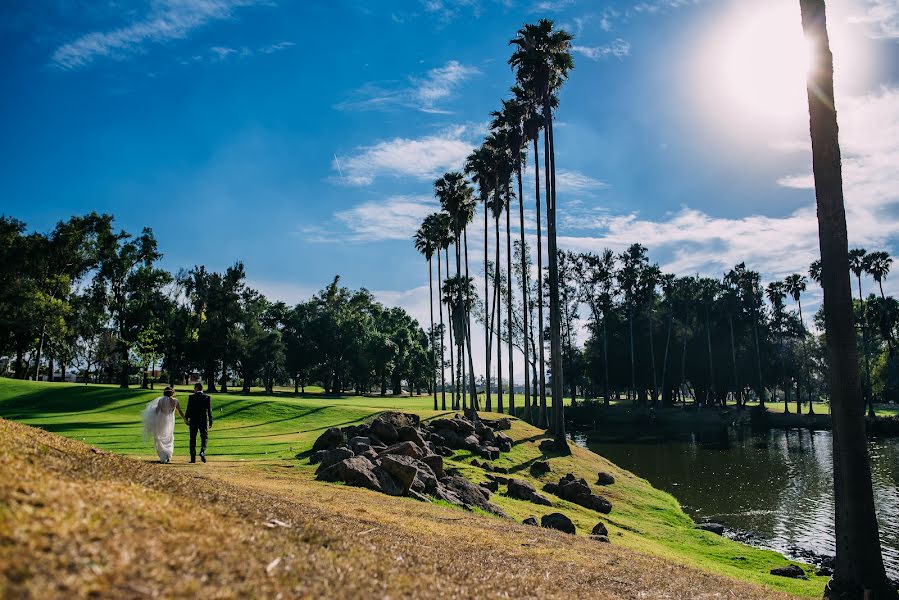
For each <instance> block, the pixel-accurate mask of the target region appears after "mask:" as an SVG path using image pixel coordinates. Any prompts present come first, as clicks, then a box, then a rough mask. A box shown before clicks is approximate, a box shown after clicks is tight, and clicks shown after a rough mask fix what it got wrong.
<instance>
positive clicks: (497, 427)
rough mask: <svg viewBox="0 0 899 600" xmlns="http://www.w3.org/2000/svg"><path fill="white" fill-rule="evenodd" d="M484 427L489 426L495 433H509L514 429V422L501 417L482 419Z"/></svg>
mask: <svg viewBox="0 0 899 600" xmlns="http://www.w3.org/2000/svg"><path fill="white" fill-rule="evenodd" d="M481 420H482V421H483V423H484V425H487V426H488V427H490V428H491V429H493V430H494V431H508V430H509V429H512V421H511V419H509V417H500V418H499V419H493V420H491V419H481Z"/></svg>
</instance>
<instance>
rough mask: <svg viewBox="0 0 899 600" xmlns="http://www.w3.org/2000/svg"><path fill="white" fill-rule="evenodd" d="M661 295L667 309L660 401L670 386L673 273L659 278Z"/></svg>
mask: <svg viewBox="0 0 899 600" xmlns="http://www.w3.org/2000/svg"><path fill="white" fill-rule="evenodd" d="M659 283H660V284H661V286H662V295H663V297H664V302H665V305H666V306H667V309H668V333H667V334H666V336H665V353H664V355H663V358H662V402H663V403H667V402H668V399H669V398H670V395H669V392H670V390H671V387H670V386H669V385H668V349H669V346H670V345H671V330H672V329H673V327H674V314H675V313H676V312H677V292H678V288H677V281H676V278H675V276H674V275H672V274H671V273H666V274H664V275H662V276H661V277H660V278H659Z"/></svg>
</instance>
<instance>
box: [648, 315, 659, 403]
mask: <svg viewBox="0 0 899 600" xmlns="http://www.w3.org/2000/svg"><path fill="white" fill-rule="evenodd" d="M652 329H653V327H652V300H650V301H649V356H650V358H651V359H652V403H653V405H655V403H656V397H657V396H658V393H659V382H658V380H657V379H656V349H655V344H654V343H653V341H652Z"/></svg>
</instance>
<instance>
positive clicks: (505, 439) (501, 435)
mask: <svg viewBox="0 0 899 600" xmlns="http://www.w3.org/2000/svg"><path fill="white" fill-rule="evenodd" d="M494 439H495V440H496V441H497V442H498V443H502V442H509V445H510V446H511V445H512V444H513V443H514V442H515V441H514V440H513V439H512V438H510V437H509V436H507V435H506V434H505V433H497V434H496V435H495V436H494Z"/></svg>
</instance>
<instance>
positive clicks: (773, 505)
mask: <svg viewBox="0 0 899 600" xmlns="http://www.w3.org/2000/svg"><path fill="white" fill-rule="evenodd" d="M639 436H640V434H639V433H638V432H629V433H623V432H621V431H620V430H619V431H617V432H615V434H614V435H613V434H611V433H603V432H591V433H590V434H575V436H574V439H575V441H576V442H577V443H579V444H581V445H586V446H588V447H589V448H590V449H591V450H593V451H594V452H597V453H599V454H601V455H603V456H605V457H606V458H608V459H609V460H611V461H613V462H615V463H616V464H618V465H619V466H621V467H623V468H625V469H628V470H629V471H632V472H633V473H636V474H637V475H639V476H640V477H643V478H645V479H647V480H649V482H650V483H652V484H653V485H654V486H656V487H658V488H661V489H663V490H665V491H668V492H670V493H671V494H673V495H674V496H675V497H676V498H677V499H678V500H679V501H680V503H681V505H682V506H683V507H684V510H685V511H686V512H687V513H688V514H690V515H691V516H692V517H693V518H694V519H695V520H696V521H716V522H719V523H722V524H724V525H726V526H727V527H729V528H732V529H735V530H738V531H742V532H749V533H752V534H753V535H754V536H755V537H754V540H753V541H754V543H759V544H760V545H763V546H767V547H770V548H773V549H775V550H778V551H780V552H783V553H786V554H788V555H791V556H796V557H798V556H800V553H799V552H798V551H797V550H806V551H812V552H815V553H817V554H823V555H833V553H834V536H833V487H832V486H833V466H832V463H831V432H829V431H809V430H804V429H793V430H780V429H774V430H770V431H765V432H750V431H749V430H748V429H735V428H724V429H720V430H715V431H712V432H693V433H688V434H672V435H658V436H649V437H647V436H645V435H644V436H643V437H639ZM869 449H870V452H871V463H872V471H873V477H874V500H875V505H876V508H877V515H878V521H879V523H880V536H881V546H882V548H883V556H884V562H885V563H886V566H887V571H888V573H889V575H890V577H892V578H893V579H899V438H880V439H872V440H870V442H869Z"/></svg>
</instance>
